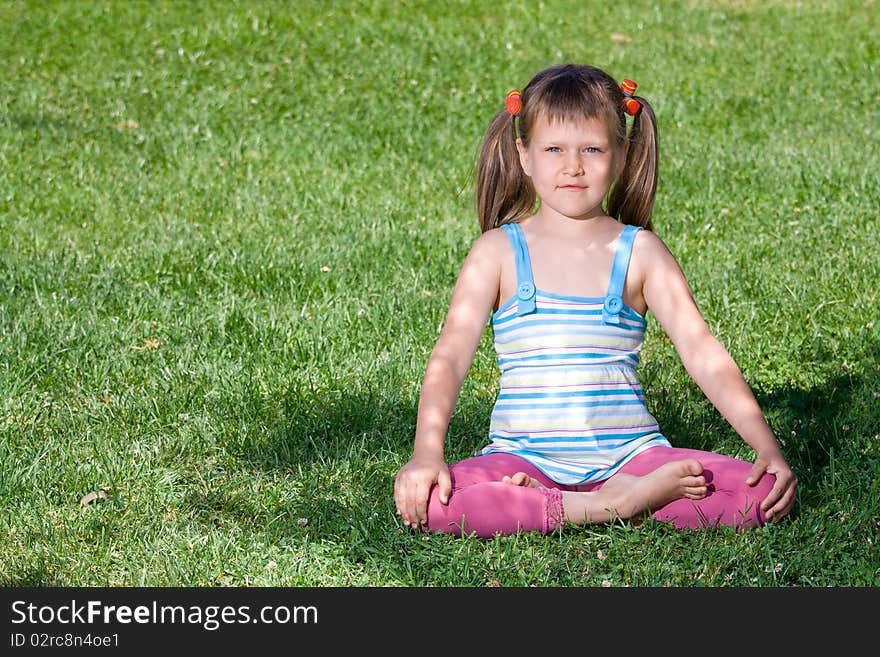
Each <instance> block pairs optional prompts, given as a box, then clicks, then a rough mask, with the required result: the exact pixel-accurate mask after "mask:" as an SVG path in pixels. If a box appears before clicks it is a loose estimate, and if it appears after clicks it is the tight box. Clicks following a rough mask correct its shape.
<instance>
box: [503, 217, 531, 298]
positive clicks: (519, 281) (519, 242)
mask: <svg viewBox="0 0 880 657" xmlns="http://www.w3.org/2000/svg"><path fill="white" fill-rule="evenodd" d="M501 227H502V228H503V229H504V231H505V232H506V233H507V237H508V238H509V239H510V243H511V245H512V246H513V253H514V255H515V257H516V298H517V308H516V314H517V315H525V314H527V313H533V312H535V298H536V296H537V295H536V290H535V280H534V277H533V276H532V265H531V262H530V261H529V249H528V246H526V238H525V236H524V235H523V233H522V228H520V227H519V224H503V225H502V226H501Z"/></svg>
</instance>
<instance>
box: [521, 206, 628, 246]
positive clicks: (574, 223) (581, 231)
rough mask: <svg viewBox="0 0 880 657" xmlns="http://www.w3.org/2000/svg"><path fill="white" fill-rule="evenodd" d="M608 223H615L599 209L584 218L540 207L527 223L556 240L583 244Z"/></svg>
mask: <svg viewBox="0 0 880 657" xmlns="http://www.w3.org/2000/svg"><path fill="white" fill-rule="evenodd" d="M609 222H613V223H615V224H616V223H617V222H616V221H615V220H614V219H612V218H611V217H609V216H608V215H607V214H605V213H604V212H603V211H602V210H601V208H600V209H598V210H597V211H596V212H595V213H593V214H591V215H588V216H584V217H567V216H565V215H562V214H559V213H558V212H553V211H552V210H548V209H547V208H546V207H544V206H542V207H540V208H538V211H537V212H536V213H535V214H534V215H532V216H531V218H530V219H529V223H531V224H532V225H533V226H534V227H535V228H537V229H539V230H540V231H541V232H544V231H546V232H547V233H552V235H553V236H554V237H556V238H559V239H563V240H569V239H570V240H575V241H577V242H581V243H582V242H583V241H584V240H585V239H589V238H590V237H591V236H595V235H596V234H598V233H599V232H602V231H603V230H604V229H605V228H607V227H608V225H609Z"/></svg>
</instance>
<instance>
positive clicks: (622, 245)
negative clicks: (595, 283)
mask: <svg viewBox="0 0 880 657" xmlns="http://www.w3.org/2000/svg"><path fill="white" fill-rule="evenodd" d="M640 230H642V228H641V227H640V226H624V227H623V231H622V232H621V233H620V237H618V238H617V248H616V249H615V251H614V263H613V264H612V265H611V280H609V281H608V292H607V293H606V294H605V303H604V304H603V306H602V321H603V322H605V323H606V324H620V311H621V310H623V286H624V283H625V282H626V270H627V269H628V268H629V258H630V256H631V255H632V247H633V242H635V239H636V233H638V232H639V231H640Z"/></svg>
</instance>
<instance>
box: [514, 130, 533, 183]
mask: <svg viewBox="0 0 880 657" xmlns="http://www.w3.org/2000/svg"><path fill="white" fill-rule="evenodd" d="M516 152H517V153H519V163H520V166H521V167H522V169H523V171H524V172H525V174H526V175H527V176H528V177H529V178H531V177H532V172H531V168H530V164H529V149H527V148H526V145H525V144H523V140H522V139H520V138H519V137H517V140H516Z"/></svg>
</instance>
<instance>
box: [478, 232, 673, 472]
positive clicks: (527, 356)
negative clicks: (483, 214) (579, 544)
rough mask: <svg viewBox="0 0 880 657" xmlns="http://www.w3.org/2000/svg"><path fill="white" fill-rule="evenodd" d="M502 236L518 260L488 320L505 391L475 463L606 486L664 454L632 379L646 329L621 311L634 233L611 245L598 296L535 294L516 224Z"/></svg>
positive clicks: (637, 316)
mask: <svg viewBox="0 0 880 657" xmlns="http://www.w3.org/2000/svg"><path fill="white" fill-rule="evenodd" d="M502 228H503V229H504V230H505V231H506V232H507V236H508V238H509V239H510V242H511V244H512V246H513V251H514V254H515V257H516V277H517V289H516V295H515V296H514V297H513V298H511V299H510V300H508V301H507V302H506V303H504V304H503V305H502V306H501V307H500V308H498V310H497V311H496V312H495V313H494V314H493V315H492V319H491V326H492V330H493V332H494V343H495V350H496V351H497V353H498V366H499V368H500V369H501V387H500V390H499V393H498V398H497V400H496V402H495V407H494V409H493V411H492V418H491V421H490V426H489V440H490V444H489V445H487V446H486V447H484V448H483V449H482V450H480V451H479V454H490V453H493V452H506V453H509V454H516V455H517V456H520V457H522V458H524V459H526V460H527V461H529V462H530V463H532V464H533V465H535V466H536V467H537V468H538V469H540V470H541V471H542V472H544V473H545V474H546V475H547V476H548V477H550V478H551V479H552V480H554V481H556V482H557V483H560V484H567V485H576V484H583V483H589V482H596V481H601V480H603V479H607V478H608V477H610V476H611V475H613V474H614V473H615V472H617V470H619V469H620V468H621V467H622V466H623V464H624V463H626V462H627V461H628V460H629V459H631V458H632V457H634V456H635V455H636V454H638V453H640V452H642V451H644V450H646V449H648V448H651V447H655V446H658V445H666V446H669V441H667V440H666V438H665V437H664V436H663V435H662V434H661V433H660V429H659V426H658V425H657V421H656V420H655V419H654V417H653V416H652V415H651V414H650V413H649V412H648V408H647V406H646V405H645V395H644V393H643V391H642V385H641V383H640V382H639V380H638V378H637V376H636V366H637V365H638V363H639V352H640V351H641V349H642V344H643V343H644V338H645V328H646V326H647V322H646V321H645V318H644V317H642V316H641V315H640V314H639V313H637V312H636V311H635V310H633V309H632V308H630V307H629V306H627V305H626V304H625V303H624V302H623V286H624V281H625V280H626V272H627V268H628V267H629V260H630V254H631V253H632V245H633V241H634V240H635V236H636V233H638V231H639V230H641V228H639V227H637V226H625V227H624V229H623V232H622V233H621V235H620V237H619V238H618V241H617V247H616V250H615V253H614V262H613V265H612V268H611V280H610V281H609V283H608V292H607V294H606V295H605V296H604V297H595V298H588V297H572V296H564V295H560V294H552V293H550V292H545V291H543V290H538V289H536V288H535V282H534V279H533V277H532V268H531V262H530V259H529V251H528V247H527V246H526V240H525V237H524V235H523V232H522V229H521V228H520V227H519V224H515V223H514V224H505V225H503V226H502Z"/></svg>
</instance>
